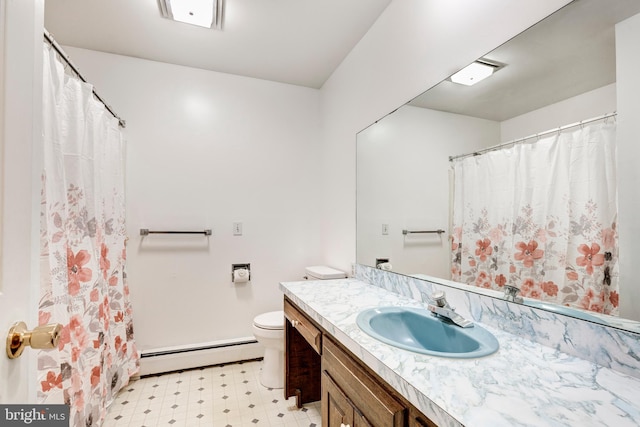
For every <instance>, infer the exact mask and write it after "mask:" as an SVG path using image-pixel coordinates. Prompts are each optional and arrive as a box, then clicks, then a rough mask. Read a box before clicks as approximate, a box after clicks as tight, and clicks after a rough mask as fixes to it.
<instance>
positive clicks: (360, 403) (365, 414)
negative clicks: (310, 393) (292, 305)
mask: <svg viewBox="0 0 640 427" xmlns="http://www.w3.org/2000/svg"><path fill="white" fill-rule="evenodd" d="M406 412H407V409H406V407H405V406H404V405H403V404H402V403H401V402H400V401H398V400H397V399H396V398H395V397H394V396H393V395H392V394H391V393H390V392H389V391H387V389H386V388H385V387H384V386H382V385H381V384H380V383H379V382H378V381H376V380H375V379H374V378H373V377H372V376H371V375H369V374H368V373H367V372H366V371H365V369H364V368H363V367H362V366H360V364H359V363H357V362H356V361H355V360H354V359H353V358H352V357H351V356H350V355H349V354H347V353H346V352H345V351H344V350H342V349H341V348H340V347H339V346H338V344H336V343H334V342H333V341H332V340H331V339H330V338H327V337H325V338H324V340H323V346H322V426H323V427H342V426H351V427H354V426H371V427H404V425H405V424H404V423H405V418H406ZM341 419H344V420H346V422H345V421H340V423H338V421H339V420H341Z"/></svg>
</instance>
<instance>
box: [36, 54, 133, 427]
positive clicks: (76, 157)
mask: <svg viewBox="0 0 640 427" xmlns="http://www.w3.org/2000/svg"><path fill="white" fill-rule="evenodd" d="M43 69H44V70H43V71H44V86H43V95H44V96H43V98H44V128H43V136H44V173H43V188H42V204H41V209H42V212H41V236H40V243H41V248H40V254H41V287H42V294H41V298H40V304H39V312H38V317H39V323H40V324H44V323H49V322H52V323H61V324H62V325H63V329H62V332H61V334H60V341H59V344H58V347H57V349H55V350H48V351H47V350H44V351H41V352H39V354H38V382H37V387H38V388H37V391H38V403H42V404H52V403H66V404H68V405H69V406H70V417H71V419H70V420H69V425H70V426H85V425H86V426H88V425H101V424H102V422H103V420H104V417H105V414H106V408H107V406H108V405H109V404H110V403H111V401H112V400H113V399H114V398H115V396H116V394H117V393H118V390H120V388H121V387H123V386H124V385H126V384H127V383H128V382H129V378H130V376H131V375H133V374H134V373H135V372H136V371H137V369H138V352H137V350H136V347H135V343H134V340H133V326H132V313H131V305H130V303H129V288H128V286H127V283H126V275H125V273H124V263H125V258H126V254H125V238H126V236H125V233H126V229H125V204H124V196H125V195H124V139H123V137H122V133H121V132H120V129H119V128H118V120H117V119H115V118H114V117H113V116H111V114H110V113H108V112H107V111H106V109H105V108H104V106H103V105H102V104H101V103H100V102H98V101H96V100H95V99H94V97H93V93H92V87H91V85H89V84H87V83H83V82H82V81H80V80H79V79H78V78H76V77H75V76H65V72H64V67H63V65H62V64H61V63H60V62H59V61H58V60H57V58H56V57H55V53H54V51H53V49H51V50H50V49H49V48H48V47H47V46H45V47H44V67H43Z"/></svg>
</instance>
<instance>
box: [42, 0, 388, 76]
mask: <svg viewBox="0 0 640 427" xmlns="http://www.w3.org/2000/svg"><path fill="white" fill-rule="evenodd" d="M390 2H391V0H322V1H311V0H225V5H224V8H225V11H224V21H223V28H222V30H212V29H206V28H201V27H197V26H193V25H189V24H183V23H179V22H174V21H170V20H168V19H165V18H163V17H162V16H161V14H160V10H159V8H158V4H157V0H47V1H46V2H45V28H46V29H47V30H48V31H49V32H50V33H51V34H52V35H53V37H54V38H55V40H56V41H57V42H58V43H59V44H61V45H63V46H65V45H66V46H73V47H78V48H84V49H91V50H96V51H101V52H107V53H114V54H119V55H126V56H132V57H136V58H143V59H148V60H152V61H159V62H166V63H171V64H177V65H184V66H188V67H194V68H202V69H206V70H212V71H218V72H223V73H230V74H237V75H241V76H246V77H255V78H259V79H265V80H272V81H276V82H282V83H289V84H294V85H300V86H307V87H311V88H320V87H322V85H323V84H324V82H325V81H327V79H328V78H329V77H330V76H331V74H332V73H333V71H334V70H335V69H336V68H337V67H338V65H340V63H341V62H342V60H343V59H344V58H345V57H346V56H347V55H348V53H349V52H350V51H351V49H353V47H354V46H355V45H356V44H357V43H358V42H359V41H360V39H361V38H362V37H363V36H364V35H365V34H366V32H367V31H368V29H369V28H370V27H371V26H372V25H373V23H374V22H375V21H376V19H377V18H378V17H379V16H380V14H381V13H382V12H383V10H384V9H385V8H386V7H387V5H388V4H389V3H390Z"/></svg>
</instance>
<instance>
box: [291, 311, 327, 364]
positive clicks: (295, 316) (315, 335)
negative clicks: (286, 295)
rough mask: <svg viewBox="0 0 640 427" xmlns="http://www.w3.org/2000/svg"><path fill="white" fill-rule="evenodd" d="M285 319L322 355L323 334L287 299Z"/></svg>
mask: <svg viewBox="0 0 640 427" xmlns="http://www.w3.org/2000/svg"><path fill="white" fill-rule="evenodd" d="M284 317H286V318H287V320H288V321H289V322H291V326H293V327H294V328H295V329H296V330H297V331H298V332H300V335H302V337H303V338H304V339H305V340H306V341H307V342H308V343H309V345H311V347H312V348H313V349H314V350H315V351H316V353H318V354H321V352H322V332H321V331H320V330H319V329H318V328H316V326H315V325H314V324H313V323H311V321H310V320H309V319H308V318H307V317H306V316H305V315H304V314H302V313H301V312H300V311H299V310H298V309H297V308H296V307H294V306H293V305H291V303H290V302H289V301H287V300H286V299H285V300H284Z"/></svg>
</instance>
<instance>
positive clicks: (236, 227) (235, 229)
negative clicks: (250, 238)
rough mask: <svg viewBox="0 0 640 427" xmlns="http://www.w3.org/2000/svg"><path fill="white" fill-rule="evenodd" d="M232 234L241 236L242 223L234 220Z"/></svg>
mask: <svg viewBox="0 0 640 427" xmlns="http://www.w3.org/2000/svg"><path fill="white" fill-rule="evenodd" d="M233 235H234V236H242V223H241V222H234V223H233Z"/></svg>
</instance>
